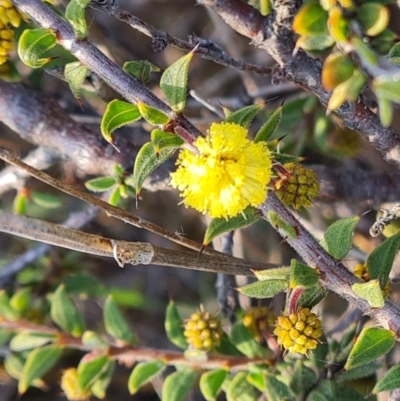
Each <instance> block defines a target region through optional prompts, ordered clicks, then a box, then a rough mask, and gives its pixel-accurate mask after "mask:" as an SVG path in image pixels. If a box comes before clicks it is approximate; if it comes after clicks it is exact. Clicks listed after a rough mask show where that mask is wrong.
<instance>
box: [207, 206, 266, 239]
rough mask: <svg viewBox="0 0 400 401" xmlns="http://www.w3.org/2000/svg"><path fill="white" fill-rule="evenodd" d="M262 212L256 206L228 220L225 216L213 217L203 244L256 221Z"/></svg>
mask: <svg viewBox="0 0 400 401" xmlns="http://www.w3.org/2000/svg"><path fill="white" fill-rule="evenodd" d="M259 218H260V214H259V213H258V211H257V209H256V208H254V207H251V206H249V207H247V208H246V209H245V210H243V211H242V213H239V214H238V215H237V216H235V217H232V218H230V219H228V220H226V219H224V218H220V219H219V218H218V219H212V220H211V222H210V224H209V225H208V227H207V230H206V233H205V234H204V239H203V244H204V245H208V244H209V243H210V242H211V241H212V240H213V239H214V238H215V237H217V236H218V235H221V234H223V233H225V232H228V231H233V230H238V229H239V228H243V227H246V226H248V225H250V224H253V223H255V222H256V221H257V220H258V219H259Z"/></svg>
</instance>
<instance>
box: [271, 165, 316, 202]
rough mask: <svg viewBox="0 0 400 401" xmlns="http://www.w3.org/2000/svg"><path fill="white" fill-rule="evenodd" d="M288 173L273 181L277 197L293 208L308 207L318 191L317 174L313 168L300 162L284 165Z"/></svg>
mask: <svg viewBox="0 0 400 401" xmlns="http://www.w3.org/2000/svg"><path fill="white" fill-rule="evenodd" d="M284 167H285V168H286V169H287V171H288V174H287V175H286V176H282V177H281V178H279V179H278V180H276V181H275V183H274V185H275V188H276V190H277V195H278V197H279V199H280V200H281V201H282V202H283V203H284V204H285V205H286V206H293V207H294V208H295V209H300V208H301V207H309V206H311V205H312V202H311V201H312V199H314V198H315V197H316V196H317V195H318V192H319V183H318V179H317V175H316V174H315V172H314V171H313V170H310V169H306V168H304V167H303V166H302V165H301V164H287V165H285V166H284Z"/></svg>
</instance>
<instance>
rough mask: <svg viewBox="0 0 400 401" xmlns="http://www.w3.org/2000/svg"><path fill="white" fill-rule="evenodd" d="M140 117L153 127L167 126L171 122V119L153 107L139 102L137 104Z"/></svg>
mask: <svg viewBox="0 0 400 401" xmlns="http://www.w3.org/2000/svg"><path fill="white" fill-rule="evenodd" d="M137 106H138V109H139V112H140V115H141V116H142V117H143V118H144V119H145V120H146V121H147V122H148V123H149V124H151V125H165V124H167V123H168V122H169V120H170V118H169V117H168V116H166V115H165V114H164V113H162V112H161V111H160V110H157V109H155V108H153V107H150V106H148V105H147V104H144V103H141V102H138V104H137Z"/></svg>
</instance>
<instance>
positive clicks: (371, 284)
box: [351, 280, 385, 308]
mask: <svg viewBox="0 0 400 401" xmlns="http://www.w3.org/2000/svg"><path fill="white" fill-rule="evenodd" d="M351 288H352V290H353V291H354V294H356V295H358V296H359V297H360V298H363V299H365V300H366V301H368V303H369V305H370V307H371V308H382V307H383V305H384V304H385V300H384V299H383V294H382V290H381V287H380V285H379V282H378V280H371V281H368V283H356V284H353V285H352V286H351Z"/></svg>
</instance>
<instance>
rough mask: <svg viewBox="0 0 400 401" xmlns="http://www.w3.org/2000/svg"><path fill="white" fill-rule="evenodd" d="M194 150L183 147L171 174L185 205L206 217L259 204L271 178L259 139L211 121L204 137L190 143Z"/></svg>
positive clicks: (231, 214) (233, 126)
mask: <svg viewBox="0 0 400 401" xmlns="http://www.w3.org/2000/svg"><path fill="white" fill-rule="evenodd" d="M194 146H195V147H196V148H197V149H198V153H197V154H194V153H192V152H191V151H189V150H187V149H183V150H182V151H181V152H180V154H179V158H178V161H177V165H178V169H177V171H176V172H175V173H172V174H171V175H172V181H171V185H172V186H173V187H174V188H178V189H179V190H180V191H181V192H182V194H181V196H182V197H183V198H184V200H183V203H184V204H185V206H186V207H187V206H191V207H193V208H194V209H196V210H198V211H199V212H201V213H203V214H208V215H209V216H210V217H213V218H218V217H223V218H226V219H227V218H229V217H235V216H237V215H238V214H239V213H240V212H242V211H243V210H244V209H245V208H246V207H248V206H254V207H257V206H259V205H260V204H261V203H262V202H263V201H264V200H265V198H266V196H267V190H268V189H267V184H268V183H269V181H270V179H271V167H272V161H271V153H270V151H269V150H268V148H267V146H266V145H265V144H264V143H263V142H258V143H254V142H251V141H249V140H248V139H247V131H246V129H245V128H243V127H241V126H240V125H237V124H233V123H221V124H218V123H214V124H212V125H211V127H210V130H209V134H208V136H207V137H206V138H203V137H201V138H198V139H197V140H196V141H195V142H194Z"/></svg>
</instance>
